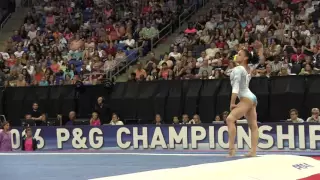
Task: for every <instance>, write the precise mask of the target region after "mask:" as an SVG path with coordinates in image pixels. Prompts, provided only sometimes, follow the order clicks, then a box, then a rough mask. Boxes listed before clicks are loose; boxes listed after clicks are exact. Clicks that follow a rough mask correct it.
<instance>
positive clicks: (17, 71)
mask: <svg viewBox="0 0 320 180" xmlns="http://www.w3.org/2000/svg"><path fill="white" fill-rule="evenodd" d="M38 3H40V4H37V5H35V6H34V7H33V8H32V10H31V11H30V12H29V13H28V15H27V16H26V17H25V20H24V24H23V25H22V26H21V28H20V29H17V30H16V31H15V32H14V35H13V36H12V37H10V38H9V39H8V41H7V42H6V51H4V52H0V85H6V86H20V87H21V86H37V85H39V86H49V85H64V84H66V85H67V84H74V83H76V82H78V81H81V82H83V83H84V84H92V85H94V84H99V83H102V82H103V80H104V79H106V78H109V77H108V76H109V75H108V74H110V72H113V71H114V70H115V68H116V67H121V66H124V65H125V64H126V63H127V62H128V61H135V60H136V59H137V57H138V56H139V55H144V54H146V53H148V52H149V51H150V48H151V47H150V40H151V39H154V38H157V37H158V34H159V29H161V28H162V27H163V26H165V25H166V24H167V23H168V22H169V21H171V20H172V19H174V18H175V17H177V16H176V15H177V13H179V12H180V11H181V8H180V7H182V6H179V5H178V4H177V2H176V1H175V0H167V1H147V0H140V1H127V2H121V1H115V0H114V1H113V0H65V1H62V0H45V1H39V2H38ZM41 3H43V4H41Z"/></svg>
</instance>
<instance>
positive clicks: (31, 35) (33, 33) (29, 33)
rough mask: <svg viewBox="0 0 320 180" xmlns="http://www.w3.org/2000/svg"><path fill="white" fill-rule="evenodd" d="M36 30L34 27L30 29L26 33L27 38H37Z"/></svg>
mask: <svg viewBox="0 0 320 180" xmlns="http://www.w3.org/2000/svg"><path fill="white" fill-rule="evenodd" d="M37 32H38V31H37V29H36V28H35V27H34V25H33V26H32V27H31V30H30V31H29V32H28V37H29V38H30V39H31V40H32V39H34V38H36V37H37Z"/></svg>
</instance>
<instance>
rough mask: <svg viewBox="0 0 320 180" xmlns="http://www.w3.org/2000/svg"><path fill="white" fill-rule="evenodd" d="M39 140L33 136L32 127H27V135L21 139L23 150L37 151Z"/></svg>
mask: <svg viewBox="0 0 320 180" xmlns="http://www.w3.org/2000/svg"><path fill="white" fill-rule="evenodd" d="M37 148H38V147H37V140H36V139H35V138H33V136H32V130H31V128H29V127H28V128H27V129H26V135H25V137H23V139H22V141H21V150H22V151H35V150H37Z"/></svg>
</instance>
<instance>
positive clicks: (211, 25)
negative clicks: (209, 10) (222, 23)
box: [205, 17, 217, 30]
mask: <svg viewBox="0 0 320 180" xmlns="http://www.w3.org/2000/svg"><path fill="white" fill-rule="evenodd" d="M216 27H217V23H216V22H215V18H214V17H213V18H211V20H210V21H208V22H207V23H206V25H205V28H206V29H207V30H213V29H214V28H216Z"/></svg>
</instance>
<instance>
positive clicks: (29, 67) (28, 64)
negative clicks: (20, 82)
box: [23, 61, 35, 75]
mask: <svg viewBox="0 0 320 180" xmlns="http://www.w3.org/2000/svg"><path fill="white" fill-rule="evenodd" d="M23 68H24V69H27V72H28V73H29V74H30V75H33V74H35V69H34V66H32V65H30V62H29V61H27V65H26V66H24V67H23Z"/></svg>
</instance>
